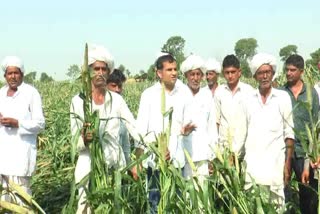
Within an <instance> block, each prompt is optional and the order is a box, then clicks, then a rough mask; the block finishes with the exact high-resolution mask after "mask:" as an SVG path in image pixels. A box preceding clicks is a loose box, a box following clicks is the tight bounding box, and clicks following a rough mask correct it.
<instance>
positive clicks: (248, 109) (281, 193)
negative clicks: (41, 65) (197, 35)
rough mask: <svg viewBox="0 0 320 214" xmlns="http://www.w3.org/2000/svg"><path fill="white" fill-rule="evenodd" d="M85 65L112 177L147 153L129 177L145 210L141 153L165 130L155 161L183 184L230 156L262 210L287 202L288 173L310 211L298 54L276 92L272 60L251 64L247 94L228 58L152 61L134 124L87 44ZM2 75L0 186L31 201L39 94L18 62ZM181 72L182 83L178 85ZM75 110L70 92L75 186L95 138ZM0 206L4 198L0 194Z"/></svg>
mask: <svg viewBox="0 0 320 214" xmlns="http://www.w3.org/2000/svg"><path fill="white" fill-rule="evenodd" d="M88 66H89V68H90V71H91V72H92V74H93V75H92V80H91V83H92V87H91V88H92V109H91V111H98V112H99V118H100V119H101V120H100V125H99V130H96V131H98V133H99V140H100V143H102V149H103V152H104V155H105V160H106V163H107V166H108V167H110V168H113V169H121V168H124V167H125V166H126V165H128V164H129V163H130V162H131V161H132V160H131V155H132V154H134V156H135V158H137V159H138V158H139V157H142V156H143V154H146V153H150V155H149V156H148V157H147V158H146V159H145V160H144V161H143V162H142V164H137V165H135V166H134V167H133V168H132V169H131V173H130V174H131V175H132V176H133V178H134V179H135V180H137V179H140V177H141V173H138V172H140V171H141V169H142V168H145V170H143V172H145V173H146V176H147V181H148V183H149V185H148V188H149V191H148V194H149V196H148V198H149V204H150V208H151V212H153V213H156V212H157V206H158V203H159V200H160V197H161V196H160V191H159V185H157V181H158V180H159V179H158V177H159V170H158V163H157V160H158V159H159V158H157V157H156V155H155V154H154V153H153V152H150V145H152V144H155V143H156V142H157V140H158V138H159V136H160V135H161V133H164V132H165V131H166V129H167V128H170V136H169V137H168V142H169V143H168V146H167V149H166V153H165V155H164V158H165V160H166V161H167V162H168V163H169V164H172V165H173V166H174V167H176V168H177V169H179V171H180V172H181V173H182V176H183V177H184V178H185V179H191V178H193V177H198V179H199V181H200V183H201V182H203V181H204V180H205V179H206V177H207V176H210V174H211V173H212V172H213V171H214V170H215V167H214V165H213V164H212V163H213V160H214V159H215V158H216V154H217V152H219V153H222V152H229V153H230V154H231V156H230V157H231V158H230V162H231V164H232V162H234V161H235V160H239V161H240V162H241V163H244V166H245V168H244V169H243V170H244V171H245V173H246V185H245V189H249V188H250V187H251V186H252V185H253V183H256V184H258V185H260V186H263V187H264V188H266V189H268V190H269V191H270V195H269V197H270V198H269V200H270V203H273V204H276V205H277V206H278V208H279V210H280V209H281V208H282V207H283V206H284V205H285V203H286V202H287V201H289V200H290V199H291V197H292V192H291V190H290V188H288V183H289V181H290V179H291V176H292V173H294V174H295V178H296V179H297V180H298V182H299V198H300V210H301V212H302V213H308V214H309V213H317V205H318V201H317V197H318V196H317V193H316V192H317V183H318V181H317V175H316V173H315V172H316V171H317V169H318V167H319V168H320V155H319V157H312V158H311V156H310V155H309V154H310V153H311V152H312V149H314V148H315V146H314V143H317V142H311V141H310V139H309V136H308V134H307V133H308V131H309V130H308V129H310V128H311V126H312V124H316V123H317V121H318V113H319V106H320V104H319V94H318V92H319V93H320V87H319V86H318V84H316V85H315V86H312V85H309V84H308V83H307V82H305V81H304V80H303V74H304V68H305V63H304V59H303V58H302V57H301V56H300V55H297V54H293V55H291V56H289V57H288V58H287V59H286V61H285V63H284V68H283V72H284V73H285V76H286V80H287V81H286V83H285V84H284V85H281V86H276V81H275V78H276V77H277V76H278V75H279V73H278V72H280V71H279V70H280V69H279V66H278V65H277V59H276V58H275V57H274V56H272V55H270V54H266V53H258V54H256V55H255V56H253V58H252V59H251V61H250V62H249V67H250V71H251V73H252V78H253V79H254V80H255V81H256V83H257V85H258V86H257V88H253V87H252V86H251V85H249V84H246V83H244V82H242V81H240V77H241V67H240V61H239V59H238V58H237V57H236V56H235V55H232V54H231V55H227V56H225V57H224V59H223V61H222V62H219V61H217V60H216V59H214V58H210V59H207V60H204V59H203V58H201V57H200V56H199V55H195V54H191V55H189V56H188V57H187V58H186V59H185V60H184V61H183V62H182V63H181V64H180V65H178V64H177V61H176V59H175V57H174V56H173V55H171V54H170V53H161V54H160V55H159V56H158V57H157V58H156V59H155V63H154V71H155V75H156V77H157V81H156V82H155V83H154V84H153V85H152V86H151V87H149V88H147V89H145V90H144V91H143V92H142V94H141V98H140V104H139V110H138V115H137V118H136V119H135V118H134V116H133V114H132V113H131V111H130V109H129V108H128V105H127V104H126V102H125V100H124V99H123V98H122V96H121V93H122V89H123V86H124V83H125V81H126V77H125V76H124V74H123V73H122V72H121V71H120V70H118V69H115V66H114V58H113V56H112V55H111V54H110V53H109V52H108V50H107V49H105V48H104V47H102V46H98V45H91V46H89V51H88ZM178 68H179V70H178ZM2 69H3V71H4V77H5V80H6V83H7V84H6V85H5V86H3V87H2V88H1V89H0V185H1V186H2V188H3V189H5V188H7V186H8V182H9V181H13V182H15V183H17V184H19V185H21V186H22V187H23V188H24V189H25V191H26V192H28V193H29V194H31V189H30V180H31V176H32V174H33V173H34V171H35V166H36V154H37V135H38V133H39V132H40V131H41V130H42V129H44V126H45V118H44V116H43V108H42V102H41V96H40V94H39V92H38V91H37V89H35V88H34V87H33V86H30V85H28V84H26V83H24V82H23V77H24V72H25V70H24V64H23V62H22V60H21V59H20V58H18V57H16V56H7V57H5V58H4V59H3V61H2ZM180 72H181V73H180ZM281 72H282V71H281ZM179 74H180V75H179ZM181 74H182V75H183V76H184V77H185V78H184V79H185V82H186V83H183V81H182V80H180V79H179V76H181ZM219 76H221V77H220V78H225V83H224V84H220V85H219V84H218V82H219V81H218V78H219ZM204 79H206V85H205V86H204V87H202V84H203V80H204ZM83 102H84V100H83V97H82V96H80V94H79V95H76V96H74V97H73V99H72V101H71V105H70V124H71V132H72V136H73V138H77V139H76V140H77V148H78V151H79V157H78V160H77V164H76V169H75V180H76V182H80V181H81V180H82V179H83V178H84V177H85V176H86V175H87V174H88V173H89V172H90V169H91V166H90V152H89V146H88V145H90V143H92V141H93V135H94V134H95V133H93V132H90V131H86V130H87V128H88V127H89V126H90V125H91V124H88V123H86V122H85V123H84V122H83V121H84V109H83V106H84V105H83ZM164 112H169V113H168V114H165V113H164ZM168 115H171V116H168ZM130 138H131V139H133V140H130ZM132 141H134V142H135V143H134V151H131V149H132V147H133V146H132V145H130V142H132ZM186 156H188V157H190V158H191V160H192V163H190V161H189V158H187V157H186ZM139 176H140V177H139ZM78 194H79V196H80V200H79V202H78V208H77V213H90V210H89V208H88V206H87V204H86V191H85V188H84V187H83V188H80V189H79V192H78ZM1 200H10V195H9V194H3V195H2V196H1ZM21 203H23V202H21Z"/></svg>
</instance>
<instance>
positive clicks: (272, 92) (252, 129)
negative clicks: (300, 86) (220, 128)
mask: <svg viewBox="0 0 320 214" xmlns="http://www.w3.org/2000/svg"><path fill="white" fill-rule="evenodd" d="M250 69H251V72H252V75H253V77H254V78H255V80H256V81H257V82H258V84H259V86H258V89H256V90H255V92H254V93H252V94H251V96H249V97H248V100H247V103H246V105H245V111H244V114H245V115H246V121H247V125H246V127H247V137H246V139H245V158H244V160H245V162H246V173H247V176H246V182H247V188H249V187H250V186H251V185H252V183H253V182H255V183H256V184H258V185H259V186H263V188H265V189H268V191H269V192H270V196H269V200H270V202H272V203H273V204H274V205H276V208H277V209H280V208H282V206H283V205H284V185H285V184H287V183H288V182H289V179H290V173H289V172H290V171H289V169H290V167H291V157H292V153H293V144H294V140H293V139H294V133H293V129H292V127H293V120H292V114H291V111H292V108H291V100H290V97H289V96H288V94H287V93H286V92H284V91H282V90H278V89H275V88H272V78H273V76H274V74H275V71H276V59H275V58H274V57H273V56H271V55H269V54H257V55H255V56H254V57H253V59H252V60H251V62H250ZM285 153H286V155H285Z"/></svg>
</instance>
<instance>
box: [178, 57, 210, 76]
mask: <svg viewBox="0 0 320 214" xmlns="http://www.w3.org/2000/svg"><path fill="white" fill-rule="evenodd" d="M195 69H200V70H201V71H202V73H203V74H205V73H206V68H205V64H204V61H203V59H202V58H201V57H200V56H197V55H190V56H188V57H187V59H185V60H184V61H183V62H182V63H181V67H180V70H181V72H182V73H186V72H188V71H191V70H195Z"/></svg>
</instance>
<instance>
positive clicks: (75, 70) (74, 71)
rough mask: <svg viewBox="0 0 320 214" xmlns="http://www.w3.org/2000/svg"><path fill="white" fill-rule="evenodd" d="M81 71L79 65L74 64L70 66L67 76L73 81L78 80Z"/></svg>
mask: <svg viewBox="0 0 320 214" xmlns="http://www.w3.org/2000/svg"><path fill="white" fill-rule="evenodd" d="M80 73H81V69H80V67H79V66H78V65H76V64H73V65H70V67H69V68H68V72H67V76H68V77H70V78H71V79H76V78H77V77H79V76H80Z"/></svg>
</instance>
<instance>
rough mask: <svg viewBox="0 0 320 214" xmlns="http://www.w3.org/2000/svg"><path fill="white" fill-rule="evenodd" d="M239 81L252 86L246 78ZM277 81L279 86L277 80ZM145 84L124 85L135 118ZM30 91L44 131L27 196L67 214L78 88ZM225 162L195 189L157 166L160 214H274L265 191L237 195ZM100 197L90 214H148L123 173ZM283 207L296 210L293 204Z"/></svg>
mask: <svg viewBox="0 0 320 214" xmlns="http://www.w3.org/2000/svg"><path fill="white" fill-rule="evenodd" d="M244 81H246V82H249V83H250V84H252V85H254V84H255V83H254V81H253V80H252V79H248V80H244ZM279 81H280V84H281V83H282V82H283V78H280V80H279ZM313 81H316V78H313ZM151 84H152V83H149V82H143V83H128V84H126V85H125V91H124V98H125V100H126V101H127V104H128V106H129V108H130V109H131V111H132V112H133V114H134V115H135V116H136V114H137V110H138V107H139V100H140V95H141V92H142V91H143V90H144V89H145V88H147V87H149V86H150V85H151ZM35 87H36V88H37V89H38V90H39V91H40V94H41V96H42V101H43V108H44V114H45V118H46V128H45V130H44V131H43V132H42V133H41V134H40V135H39V138H38V139H39V140H38V157H37V171H36V172H35V175H34V176H33V179H32V190H33V196H34V199H35V200H36V201H37V202H38V203H39V204H40V206H41V207H42V208H43V209H44V210H45V211H46V212H47V213H61V212H62V210H63V208H64V207H65V206H66V205H67V204H69V205H70V206H69V208H68V209H64V210H63V212H65V213H73V211H72V207H74V204H75V202H72V203H71V204H70V195H71V194H72V192H73V188H74V187H75V186H74V181H73V172H74V166H75V165H74V163H75V160H76V158H77V155H76V153H75V152H74V150H73V149H72V148H73V147H72V142H71V135H70V125H69V105H70V101H71V98H72V97H73V96H74V95H75V94H77V93H78V92H79V91H80V89H81V85H80V83H70V82H67V81H65V82H50V83H39V82H36V84H35ZM229 157H230V154H229V153H228V151H226V152H225V153H224V154H219V155H218V158H217V160H215V161H214V166H215V170H214V174H213V175H212V176H211V177H210V178H209V179H208V181H206V182H205V185H200V184H199V182H200V181H198V180H197V179H194V180H193V181H192V180H191V181H185V180H184V179H182V177H181V175H180V173H179V172H178V171H177V170H176V169H174V168H173V167H171V166H170V165H167V164H163V165H162V166H161V169H160V172H161V176H160V177H161V181H160V183H161V184H160V185H161V187H162V189H161V195H162V199H161V202H160V206H161V209H162V212H166V213H193V212H199V211H202V212H204V213H264V212H265V213H276V212H279V210H276V207H275V206H274V205H273V204H271V203H269V202H268V201H267V200H266V195H267V194H268V192H267V191H266V190H264V189H263V188H260V187H258V186H253V187H252V188H251V189H250V191H244V190H243V186H244V176H243V172H242V170H241V169H242V167H241V165H238V164H239V162H238V161H237V160H235V161H234V162H233V163H231V162H230V161H229V159H230V158H229ZM119 179H120V183H119ZM119 184H120V185H119ZM291 187H292V188H293V190H294V191H295V193H296V189H297V183H296V182H295V181H294V180H292V182H291ZM118 190H119V191H118ZM177 193H178V194H177ZM99 194H100V195H99ZM102 196H103V198H104V199H105V202H104V203H103V204H99V203H100V202H99V203H98V202H96V203H95V200H94V199H91V201H92V204H93V206H94V207H95V208H96V210H95V211H96V213H106V212H112V213H145V212H147V211H148V210H149V207H148V203H147V192H146V190H145V179H144V177H143V176H142V177H141V179H139V180H138V181H133V179H132V178H131V177H130V176H128V175H127V174H126V173H121V174H120V175H119V174H117V173H114V174H110V188H109V189H107V190H105V191H104V192H101V193H96V195H92V197H97V198H99V197H100V198H101V197H102ZM71 198H72V197H71ZM287 206H291V207H296V206H297V201H293V202H292V203H289V204H287ZM70 207H71V208H70ZM0 213H1V210H0Z"/></svg>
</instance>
